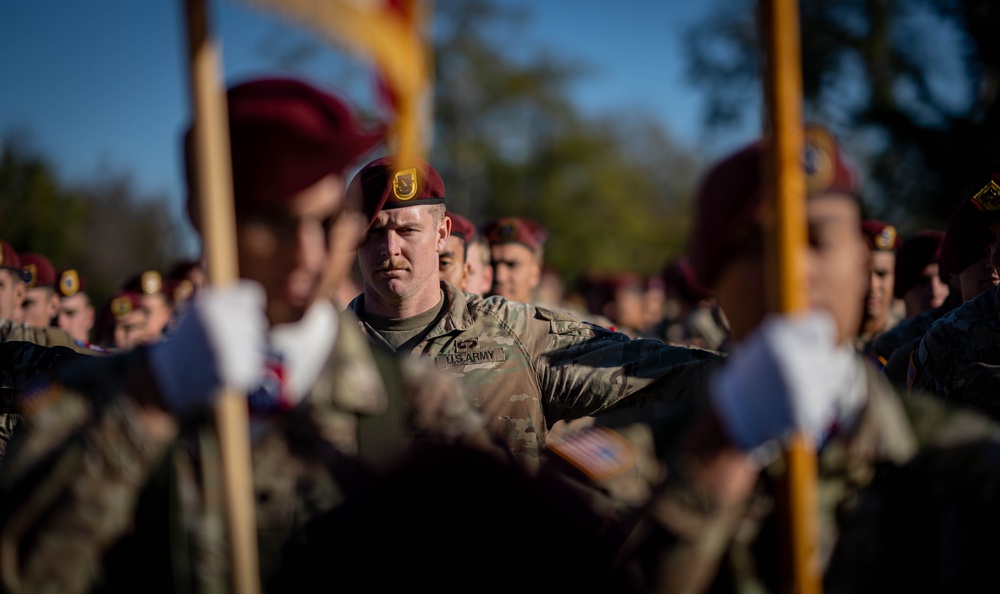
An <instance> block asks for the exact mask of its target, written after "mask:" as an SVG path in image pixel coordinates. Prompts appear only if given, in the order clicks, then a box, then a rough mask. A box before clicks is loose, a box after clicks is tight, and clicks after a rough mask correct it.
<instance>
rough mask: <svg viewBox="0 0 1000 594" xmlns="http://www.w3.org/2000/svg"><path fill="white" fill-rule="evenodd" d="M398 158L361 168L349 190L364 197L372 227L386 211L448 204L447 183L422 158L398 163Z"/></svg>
mask: <svg viewBox="0 0 1000 594" xmlns="http://www.w3.org/2000/svg"><path fill="white" fill-rule="evenodd" d="M398 159H399V157H398V156H397V155H387V156H385V157H380V158H378V159H375V160H374V161H372V162H371V163H369V164H367V165H365V166H364V167H362V168H361V171H359V172H358V173H357V174H356V175H355V176H354V179H352V180H351V184H350V185H349V186H348V188H347V193H348V195H350V196H356V195H358V194H360V196H361V210H362V212H364V213H365V216H367V217H368V225H369V226H371V224H372V223H373V222H374V221H375V217H377V216H378V213H380V212H382V211H383V210H386V209H391V208H402V207H404V206H422V205H425V204H444V180H442V179H441V176H440V175H439V174H438V172H437V171H436V170H435V169H434V168H433V167H431V166H430V164H429V163H427V162H426V161H424V160H422V159H418V158H415V157H414V158H413V160H412V161H410V162H408V163H398Z"/></svg>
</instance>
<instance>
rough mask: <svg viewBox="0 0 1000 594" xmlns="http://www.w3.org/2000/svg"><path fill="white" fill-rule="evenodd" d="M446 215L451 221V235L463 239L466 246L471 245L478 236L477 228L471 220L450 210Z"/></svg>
mask: <svg viewBox="0 0 1000 594" xmlns="http://www.w3.org/2000/svg"><path fill="white" fill-rule="evenodd" d="M446 214H447V215H448V218H450V219H451V234H452V235H455V236H457V237H459V238H461V239H462V241H463V242H464V243H465V245H469V243H470V242H472V239H473V238H474V237H475V236H476V226H475V225H473V224H472V221H470V220H469V219H467V218H465V217H463V216H462V215H459V214H455V213H453V212H451V211H450V210H449V211H446Z"/></svg>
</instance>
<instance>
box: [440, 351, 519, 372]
mask: <svg viewBox="0 0 1000 594" xmlns="http://www.w3.org/2000/svg"><path fill="white" fill-rule="evenodd" d="M506 360H507V355H505V354H504V352H503V348H501V347H496V348H492V349H484V350H477V351H459V352H457V353H448V354H445V355H438V356H436V357H434V362H435V363H436V364H437V366H438V368H439V369H444V368H447V367H459V366H462V365H480V364H483V363H499V362H501V361H506Z"/></svg>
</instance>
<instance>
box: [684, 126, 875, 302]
mask: <svg viewBox="0 0 1000 594" xmlns="http://www.w3.org/2000/svg"><path fill="white" fill-rule="evenodd" d="M804 135H805V138H804V140H805V151H804V155H803V166H804V167H805V173H806V192H807V195H808V196H810V197H812V196H818V195H820V194H829V193H843V194H846V195H848V196H851V197H853V198H854V199H858V198H859V196H858V194H859V189H858V187H857V185H856V182H855V176H854V174H853V172H852V169H853V168H852V166H851V165H850V163H849V162H848V160H847V158H846V156H845V155H844V154H843V152H842V150H841V148H840V146H839V144H838V143H837V140H836V138H835V137H834V135H833V134H832V133H831V132H830V131H829V130H828V129H827V128H825V127H823V126H817V125H809V126H806V128H805V131H804ZM767 149H768V144H767V142H766V140H758V141H756V142H754V143H751V144H749V145H747V146H745V147H743V148H742V149H739V150H737V151H736V152H734V153H732V154H730V155H729V156H728V157H725V158H724V159H722V160H721V161H719V162H717V163H716V164H715V165H714V166H712V167H711V168H710V169H709V170H708V172H707V173H706V174H705V176H704V177H703V178H702V181H701V185H700V186H699V189H698V194H697V198H696V200H695V211H694V221H693V227H692V233H691V237H690V243H689V246H688V248H689V257H690V262H691V266H692V267H693V269H694V271H695V275H696V277H697V280H698V283H699V284H701V285H702V286H704V287H706V288H709V289H711V288H713V287H714V285H715V281H716V280H717V279H718V276H719V274H720V273H721V272H722V271H723V269H724V268H725V266H726V264H728V263H729V262H730V261H731V260H732V259H733V256H734V255H736V254H737V253H739V251H740V250H741V249H742V248H743V247H744V246H745V245H746V244H747V242H748V241H749V240H750V239H751V237H753V236H754V234H755V233H759V231H760V223H761V217H762V216H763V208H764V196H763V193H762V189H761V185H762V182H763V180H762V171H761V169H762V166H763V160H764V158H765V153H766V151H767Z"/></svg>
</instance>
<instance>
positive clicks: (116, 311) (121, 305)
mask: <svg viewBox="0 0 1000 594" xmlns="http://www.w3.org/2000/svg"><path fill="white" fill-rule="evenodd" d="M130 313H132V300H131V299H129V297H128V295H122V296H120V297H115V299H114V300H113V301H112V302H111V314H112V315H113V316H115V317H116V318H120V317H122V316H126V315H128V314H130Z"/></svg>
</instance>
